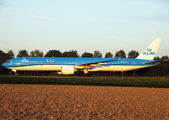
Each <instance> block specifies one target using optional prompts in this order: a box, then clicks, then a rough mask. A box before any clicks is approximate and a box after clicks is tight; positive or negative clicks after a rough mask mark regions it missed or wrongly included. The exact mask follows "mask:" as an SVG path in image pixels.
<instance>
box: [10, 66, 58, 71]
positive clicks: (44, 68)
mask: <svg viewBox="0 0 169 120" xmlns="http://www.w3.org/2000/svg"><path fill="white" fill-rule="evenodd" d="M9 69H13V70H25V71H60V70H61V65H34V66H23V67H11V68H9Z"/></svg>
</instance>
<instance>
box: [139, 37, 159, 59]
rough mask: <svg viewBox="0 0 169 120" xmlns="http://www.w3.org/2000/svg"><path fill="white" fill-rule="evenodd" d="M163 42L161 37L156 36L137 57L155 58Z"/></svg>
mask: <svg viewBox="0 0 169 120" xmlns="http://www.w3.org/2000/svg"><path fill="white" fill-rule="evenodd" d="M160 42H161V38H156V39H155V40H154V41H153V42H152V43H151V44H150V45H149V46H148V47H147V48H146V49H145V50H144V51H143V52H142V53H141V54H140V55H139V56H138V57H137V59H146V60H153V59H154V56H155V55H156V51H157V49H158V46H159V44H160Z"/></svg>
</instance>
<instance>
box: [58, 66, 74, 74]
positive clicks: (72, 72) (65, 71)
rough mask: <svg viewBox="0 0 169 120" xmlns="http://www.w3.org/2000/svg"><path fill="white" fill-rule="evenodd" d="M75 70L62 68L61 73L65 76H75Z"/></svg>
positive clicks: (66, 67) (71, 67) (68, 67)
mask: <svg viewBox="0 0 169 120" xmlns="http://www.w3.org/2000/svg"><path fill="white" fill-rule="evenodd" d="M74 71H75V68H74V67H73V66H66V65H65V66H62V67H61V73H62V74H64V75H70V74H74Z"/></svg>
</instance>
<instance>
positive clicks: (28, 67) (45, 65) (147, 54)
mask: <svg viewBox="0 0 169 120" xmlns="http://www.w3.org/2000/svg"><path fill="white" fill-rule="evenodd" d="M160 41H161V38H156V39H155V40H154V41H153V42H152V43H151V44H150V45H149V46H148V47H147V48H146V49H145V50H144V51H143V52H142V53H141V54H140V55H139V56H138V57H137V58H64V57H20V58H14V59H10V60H7V61H6V62H5V63H3V66H4V67H6V68H8V69H11V70H12V71H13V72H15V73H17V71H18V70H19V71H57V73H58V74H63V75H71V74H74V72H77V71H81V72H82V73H83V74H84V75H87V74H88V73H89V72H92V71H121V72H123V71H131V70H136V69H141V68H145V67H151V66H156V65H158V64H160V63H159V61H156V60H153V59H154V56H155V55H156V52H157V49H158V46H159V44H160Z"/></svg>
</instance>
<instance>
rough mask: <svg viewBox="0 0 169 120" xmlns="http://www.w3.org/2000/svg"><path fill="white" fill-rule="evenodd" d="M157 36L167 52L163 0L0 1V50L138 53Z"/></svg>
mask: <svg viewBox="0 0 169 120" xmlns="http://www.w3.org/2000/svg"><path fill="white" fill-rule="evenodd" d="M155 38H162V41H161V44H160V46H159V49H158V51H157V56H159V57H161V56H163V55H168V56H169V0H0V50H2V51H4V52H7V51H8V50H10V49H11V50H13V51H14V53H15V55H17V54H18V52H19V50H23V49H25V50H28V52H30V51H32V50H35V49H39V50H41V51H43V52H44V54H46V53H47V52H48V51H49V50H60V51H61V52H64V51H69V50H77V51H78V53H79V54H80V55H81V54H82V53H83V52H90V53H93V52H94V51H95V50H99V51H100V52H101V53H102V54H103V56H104V55H105V53H106V52H112V53H113V56H114V55H115V52H116V51H119V50H121V49H122V50H124V51H125V52H126V54H128V52H129V51H131V50H136V51H138V52H139V53H141V52H142V51H143V50H144V49H145V48H146V47H147V46H148V45H149V44H150V43H151V42H153V40H155Z"/></svg>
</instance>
